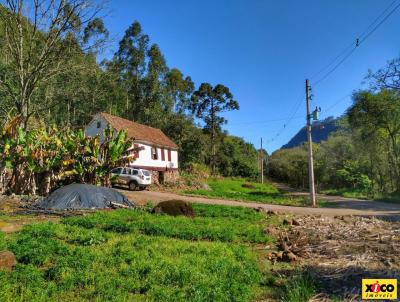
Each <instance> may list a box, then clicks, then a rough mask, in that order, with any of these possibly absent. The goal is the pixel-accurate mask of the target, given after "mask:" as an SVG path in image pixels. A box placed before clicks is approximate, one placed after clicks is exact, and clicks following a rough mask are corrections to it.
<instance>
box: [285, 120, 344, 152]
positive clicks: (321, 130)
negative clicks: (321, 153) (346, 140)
mask: <svg viewBox="0 0 400 302" xmlns="http://www.w3.org/2000/svg"><path fill="white" fill-rule="evenodd" d="M337 121H338V119H337V118H334V117H328V118H326V119H325V120H323V121H317V122H314V123H313V125H312V140H313V142H314V143H319V142H321V141H325V140H327V139H328V136H329V135H330V134H331V133H333V132H335V131H337V130H338V125H337ZM305 142H307V132H306V127H305V126H304V127H303V128H302V129H301V130H300V131H299V132H297V134H296V135H295V136H293V137H292V139H291V140H290V141H289V142H288V143H287V144H286V145H283V146H282V147H281V149H290V148H294V147H298V146H301V145H302V144H303V143H305Z"/></svg>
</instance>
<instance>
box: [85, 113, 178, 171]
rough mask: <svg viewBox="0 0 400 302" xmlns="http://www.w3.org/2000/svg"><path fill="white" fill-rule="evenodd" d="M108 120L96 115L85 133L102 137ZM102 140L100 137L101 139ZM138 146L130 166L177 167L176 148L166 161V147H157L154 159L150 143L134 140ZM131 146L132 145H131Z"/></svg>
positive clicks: (160, 168)
mask: <svg viewBox="0 0 400 302" xmlns="http://www.w3.org/2000/svg"><path fill="white" fill-rule="evenodd" d="M98 122H100V127H99V128H98V127H97V123H98ZM107 125H108V122H107V121H106V120H105V119H104V118H103V117H102V116H100V115H96V116H95V117H94V118H93V120H92V121H91V122H90V123H89V124H88V125H87V126H86V127H85V135H87V136H95V135H97V134H100V138H102V137H103V131H104V129H106V128H107ZM101 141H102V139H101ZM134 144H137V145H138V147H142V148H143V150H140V151H139V157H138V158H136V160H135V161H133V162H132V163H130V165H131V166H134V167H139V168H144V169H149V170H159V171H168V170H176V169H178V150H172V149H170V150H171V161H168V148H167V147H164V150H163V148H162V147H157V155H158V158H157V159H156V160H154V159H152V157H151V148H152V145H151V144H146V143H143V142H135V143H134ZM132 147H133V146H132ZM161 152H164V160H162V154H161Z"/></svg>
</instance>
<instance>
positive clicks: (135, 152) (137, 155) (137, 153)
mask: <svg viewBox="0 0 400 302" xmlns="http://www.w3.org/2000/svg"><path fill="white" fill-rule="evenodd" d="M133 148H134V149H135V150H134V151H133V154H134V155H135V158H139V150H138V148H139V145H138V144H133Z"/></svg>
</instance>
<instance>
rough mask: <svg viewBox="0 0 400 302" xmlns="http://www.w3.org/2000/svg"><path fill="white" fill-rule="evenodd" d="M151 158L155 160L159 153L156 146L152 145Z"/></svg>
mask: <svg viewBox="0 0 400 302" xmlns="http://www.w3.org/2000/svg"><path fill="white" fill-rule="evenodd" d="M151 159H154V160H157V159H158V153H157V148H156V147H151Z"/></svg>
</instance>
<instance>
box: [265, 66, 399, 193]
mask: <svg viewBox="0 0 400 302" xmlns="http://www.w3.org/2000/svg"><path fill="white" fill-rule="evenodd" d="M399 78H400V59H394V60H392V61H390V62H388V64H387V65H386V66H384V67H383V68H382V69H380V70H378V71H376V72H371V73H370V74H369V75H368V77H367V79H368V80H369V82H370V89H369V90H362V91H356V92H355V93H354V94H353V104H352V105H351V106H350V107H349V108H348V109H347V111H346V113H345V115H344V116H343V117H342V118H341V119H340V120H339V122H338V130H337V131H336V132H333V133H331V135H330V136H329V137H328V139H327V140H325V141H322V142H320V143H315V144H314V147H313V148H314V167H315V175H316V181H317V188H318V189H319V190H320V191H321V190H326V189H330V190H333V191H336V192H340V191H347V192H348V193H349V194H350V193H351V194H354V195H359V196H368V197H382V196H387V195H388V194H390V195H393V196H396V195H397V194H398V193H399V192H400V94H399V92H400V81H399ZM314 131H315V130H314V129H313V135H314V133H315V132H314ZM269 173H270V176H271V177H273V178H275V179H278V180H280V181H284V182H287V183H289V184H291V185H293V186H296V187H302V188H306V187H308V164H307V146H306V145H300V146H297V147H294V148H290V149H281V150H278V151H276V152H274V153H273V154H272V155H271V157H270V160H269Z"/></svg>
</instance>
